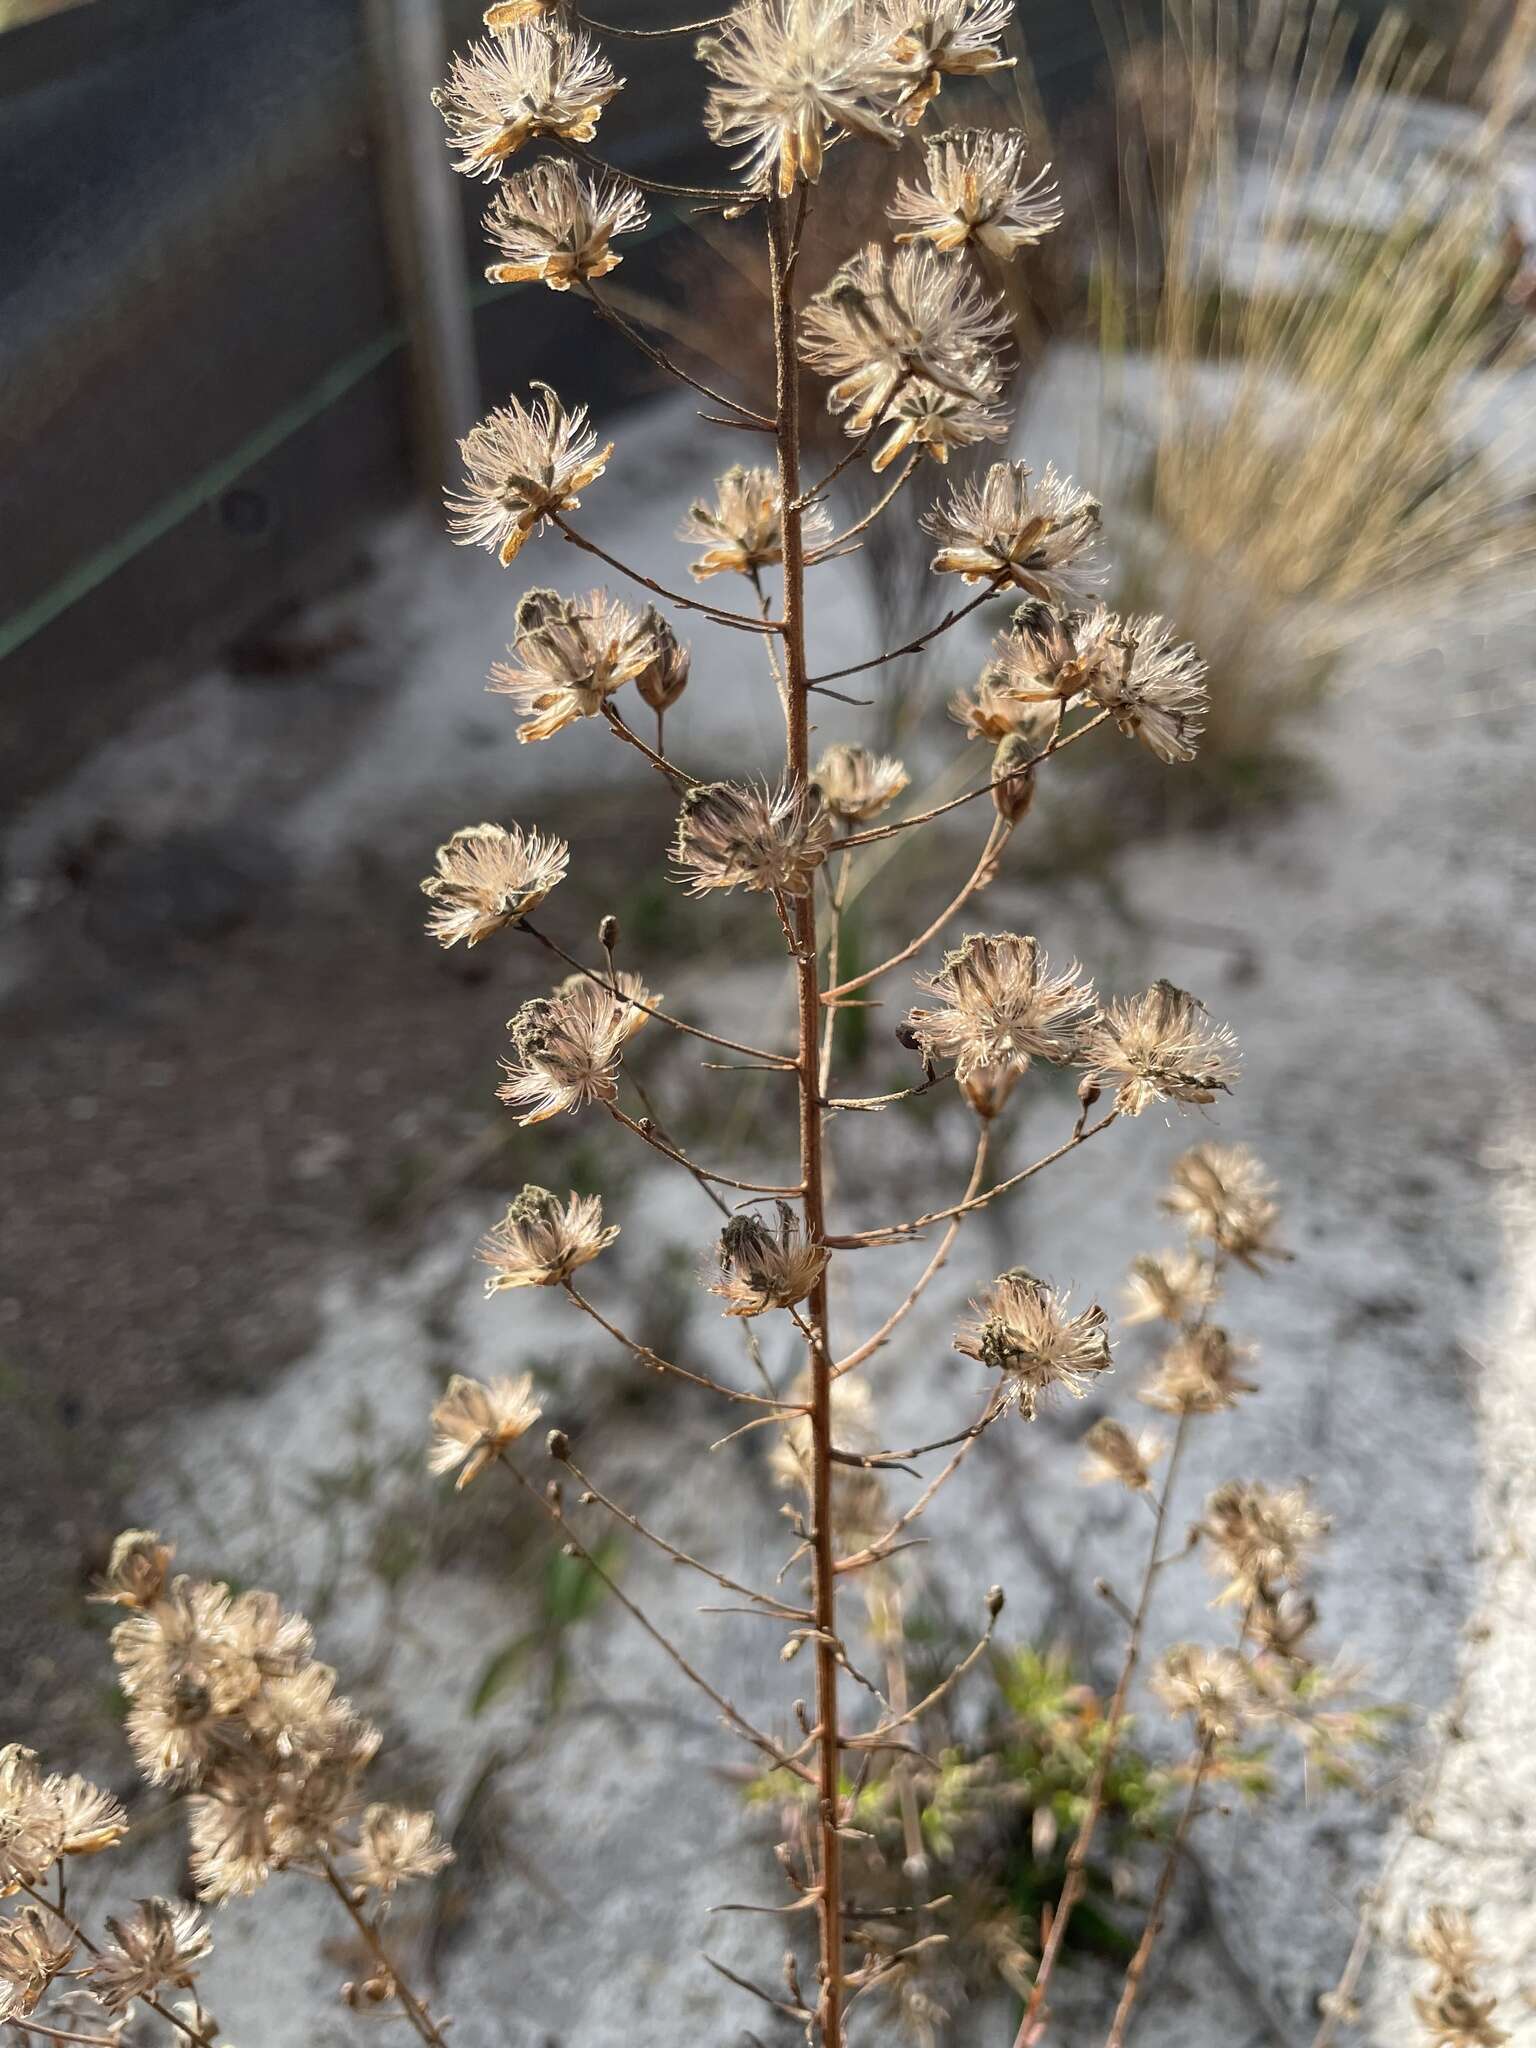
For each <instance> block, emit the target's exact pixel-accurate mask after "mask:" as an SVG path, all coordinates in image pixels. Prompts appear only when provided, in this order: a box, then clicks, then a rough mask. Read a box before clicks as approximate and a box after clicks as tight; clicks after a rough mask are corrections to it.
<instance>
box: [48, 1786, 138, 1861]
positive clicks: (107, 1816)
mask: <svg viewBox="0 0 1536 2048" xmlns="http://www.w3.org/2000/svg"><path fill="white" fill-rule="evenodd" d="M43 1790H44V1791H45V1792H46V1793H47V1795H48V1797H49V1798H50V1799H52V1801H53V1802H54V1805H55V1806H56V1807H57V1808H58V1813H59V1828H60V1839H59V1854H60V1855H61V1856H99V1855H100V1854H101V1852H102V1850H103V1849H112V1848H115V1847H116V1846H117V1844H118V1843H119V1842H120V1841H121V1840H122V1839H123V1837H124V1835H126V1834H127V1832H128V1816H127V1814H126V1813H125V1812H124V1811H123V1806H122V1802H121V1801H120V1800H118V1799H114V1798H113V1796H112V1794H111V1793H110V1792H106V1791H103V1790H102V1788H101V1786H100V1785H93V1784H92V1783H91V1781H90V1779H89V1778H80V1777H71V1778H63V1777H50V1778H48V1779H47V1780H46V1781H45V1783H44V1786H43Z"/></svg>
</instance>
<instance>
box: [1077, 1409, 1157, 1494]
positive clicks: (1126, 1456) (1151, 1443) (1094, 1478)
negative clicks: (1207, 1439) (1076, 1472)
mask: <svg viewBox="0 0 1536 2048" xmlns="http://www.w3.org/2000/svg"><path fill="white" fill-rule="evenodd" d="M1167 1448H1168V1446H1167V1444H1166V1442H1165V1441H1164V1440H1163V1438H1162V1437H1160V1436H1159V1435H1158V1434H1157V1432H1156V1431H1155V1430H1142V1431H1141V1432H1140V1434H1139V1435H1136V1436H1133V1435H1132V1434H1131V1432H1130V1431H1129V1430H1128V1429H1127V1428H1126V1427H1125V1425H1124V1423H1121V1422H1116V1421H1115V1420H1114V1418H1113V1417H1112V1416H1109V1415H1103V1416H1100V1418H1099V1420H1098V1421H1097V1422H1096V1423H1094V1425H1093V1427H1092V1428H1091V1429H1090V1430H1089V1431H1088V1433H1087V1434H1086V1435H1085V1436H1084V1438H1083V1450H1084V1452H1085V1453H1086V1455H1085V1457H1084V1459H1083V1479H1084V1482H1085V1483H1086V1484H1087V1485H1089V1486H1100V1485H1102V1484H1104V1482H1105V1481H1107V1480H1113V1481H1114V1482H1115V1483H1116V1484H1117V1485H1119V1486H1124V1487H1127V1488H1128V1489H1129V1490H1130V1491H1131V1492H1132V1493H1145V1492H1146V1491H1147V1489H1148V1487H1150V1486H1151V1484H1152V1467H1153V1466H1154V1465H1155V1464H1156V1463H1157V1461H1158V1459H1159V1458H1161V1457H1162V1455H1163V1453H1164V1452H1165V1451H1166V1450H1167Z"/></svg>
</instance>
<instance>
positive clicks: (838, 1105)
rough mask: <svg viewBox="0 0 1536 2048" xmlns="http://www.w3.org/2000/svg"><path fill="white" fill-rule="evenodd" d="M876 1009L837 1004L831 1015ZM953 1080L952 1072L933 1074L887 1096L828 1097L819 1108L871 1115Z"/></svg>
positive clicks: (873, 1007)
mask: <svg viewBox="0 0 1536 2048" xmlns="http://www.w3.org/2000/svg"><path fill="white" fill-rule="evenodd" d="M878 1007H879V1006H878V1005H877V1004H863V1003H838V1004H835V1005H834V1006H833V1010H832V1014H833V1016H836V1014H837V1013H838V1011H839V1010H843V1009H849V1010H856V1009H865V1008H869V1009H875V1008H878ZM953 1079H954V1074H953V1072H952V1071H946V1072H944V1073H942V1074H937V1073H936V1074H934V1075H933V1076H932V1077H931V1078H930V1079H929V1080H926V1081H918V1082H915V1083H914V1085H913V1086H912V1087H910V1088H893V1089H892V1090H891V1092H890V1094H889V1095H828V1096H824V1097H823V1098H822V1104H821V1106H822V1108H823V1109H847V1110H854V1111H859V1112H862V1111H869V1112H871V1113H873V1112H875V1111H877V1110H882V1109H889V1108H890V1106H891V1104H892V1103H893V1102H912V1101H915V1100H916V1098H917V1097H918V1096H919V1095H927V1094H928V1093H930V1091H931V1090H933V1089H935V1088H938V1087H941V1086H942V1085H943V1084H944V1082H946V1081H952V1080H953Z"/></svg>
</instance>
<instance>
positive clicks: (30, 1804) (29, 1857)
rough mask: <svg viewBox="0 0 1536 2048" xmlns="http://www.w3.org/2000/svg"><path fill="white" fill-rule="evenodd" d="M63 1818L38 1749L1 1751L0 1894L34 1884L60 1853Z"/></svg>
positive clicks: (10, 1745) (11, 1746) (15, 1747)
mask: <svg viewBox="0 0 1536 2048" xmlns="http://www.w3.org/2000/svg"><path fill="white" fill-rule="evenodd" d="M63 1845H64V1819H63V1815H62V1814H61V1813H60V1811H59V1802H58V1800H57V1799H56V1798H55V1797H54V1795H53V1793H52V1792H50V1791H49V1789H48V1787H47V1785H46V1784H45V1783H44V1780H43V1773H42V1766H41V1765H40V1764H39V1763H38V1760H37V1755H36V1752H35V1751H33V1750H30V1749H24V1748H23V1747H22V1745H21V1744H20V1743H19V1742H9V1743H7V1744H6V1746H5V1748H4V1749H0V1898H4V1897H8V1896H9V1894H10V1893H12V1892H14V1891H16V1890H17V1889H18V1888H19V1887H20V1886H21V1885H24V1884H37V1883H39V1882H40V1881H41V1880H42V1878H43V1877H44V1876H45V1875H46V1874H47V1872H48V1870H49V1868H50V1866H51V1865H52V1864H53V1863H54V1862H55V1861H56V1859H57V1858H58V1857H59V1856H60V1855H61V1854H62V1853H63Z"/></svg>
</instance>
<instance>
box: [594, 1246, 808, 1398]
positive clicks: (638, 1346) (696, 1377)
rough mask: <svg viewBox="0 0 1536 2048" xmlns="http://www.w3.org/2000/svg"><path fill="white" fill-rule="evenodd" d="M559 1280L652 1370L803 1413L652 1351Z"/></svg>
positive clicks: (717, 1391) (727, 1394) (727, 1395)
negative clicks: (729, 1384)
mask: <svg viewBox="0 0 1536 2048" xmlns="http://www.w3.org/2000/svg"><path fill="white" fill-rule="evenodd" d="M560 1284H561V1286H562V1287H564V1289H565V1291H566V1293H567V1294H568V1295H569V1296H570V1298H571V1300H572V1301H573V1302H575V1304H576V1306H577V1307H578V1308H579V1309H580V1310H581V1311H582V1313H583V1314H584V1315H589V1316H590V1317H591V1318H592V1320H593V1322H594V1323H597V1324H598V1325H600V1327H601V1328H603V1329H605V1330H606V1331H607V1332H608V1334H609V1336H610V1337H611V1338H612V1339H613V1341H614V1342H615V1343H616V1344H622V1345H623V1346H624V1348H625V1350H626V1351H632V1352H633V1353H634V1355H635V1357H636V1358H638V1359H639V1360H640V1361H641V1363H642V1364H644V1365H648V1366H650V1367H651V1369H652V1370H653V1371H654V1372H662V1373H671V1374H672V1375H673V1377H674V1378H676V1379H680V1380H687V1381H688V1382H689V1383H690V1384H691V1385H693V1386H695V1387H707V1388H708V1390H709V1391H710V1393H712V1394H719V1395H721V1396H723V1398H724V1399H725V1400H727V1401H740V1402H742V1403H743V1404H744V1405H745V1406H747V1407H749V1408H766V1409H768V1410H770V1411H771V1415H772V1417H779V1416H786V1415H803V1414H804V1413H805V1410H804V1408H803V1407H802V1406H801V1405H800V1404H799V1403H798V1402H795V1401H774V1400H770V1398H769V1397H768V1396H767V1395H766V1394H748V1393H745V1392H744V1391H743V1390H742V1389H741V1388H740V1387H728V1386H727V1385H726V1384H725V1382H724V1381H723V1380H714V1379H711V1378H710V1377H709V1375H708V1374H707V1373H702V1372H690V1371H689V1369H688V1367H687V1366H686V1365H674V1364H673V1362H672V1360H671V1359H670V1358H663V1357H662V1356H661V1355H660V1353H659V1352H655V1351H653V1350H652V1349H651V1347H650V1345H649V1344H642V1343H641V1342H640V1340H639V1339H638V1338H637V1337H631V1336H629V1335H628V1334H627V1333H626V1332H625V1331H623V1330H621V1329H620V1328H619V1327H618V1325H617V1324H616V1323H610V1322H609V1320H608V1318H607V1317H606V1316H605V1315H604V1314H603V1313H602V1312H601V1310H599V1309H596V1308H594V1307H593V1306H592V1303H591V1302H590V1301H588V1299H587V1297H586V1296H585V1295H584V1294H583V1293H581V1291H580V1290H579V1289H578V1287H577V1286H576V1283H575V1282H574V1281H573V1280H569V1279H567V1280H563V1281H562V1282H561V1283H560ZM765 1419H766V1418H765Z"/></svg>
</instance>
